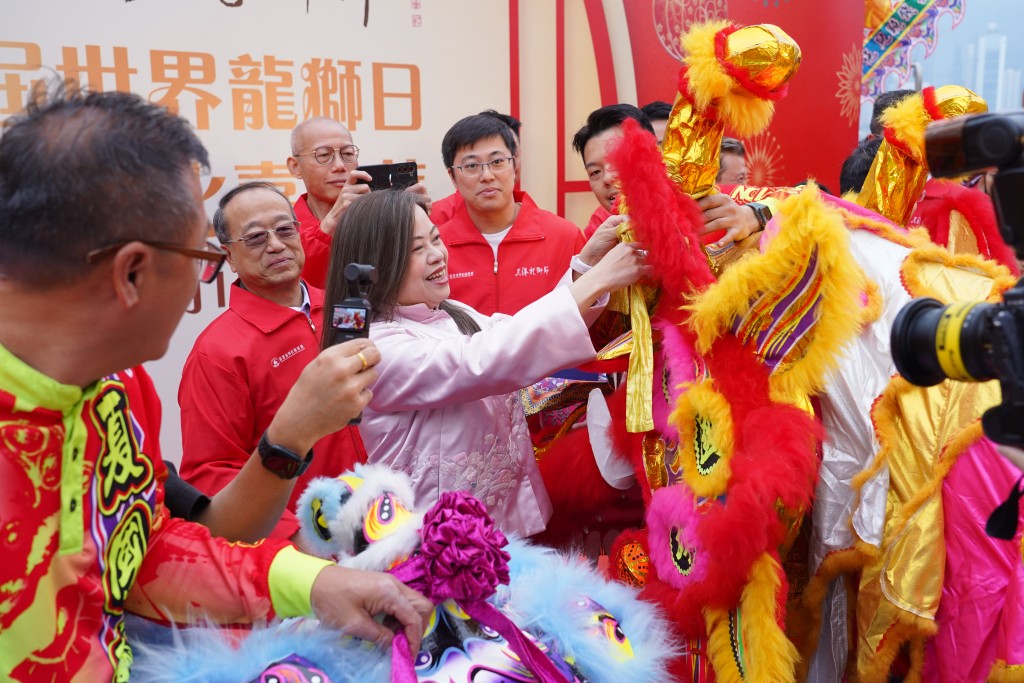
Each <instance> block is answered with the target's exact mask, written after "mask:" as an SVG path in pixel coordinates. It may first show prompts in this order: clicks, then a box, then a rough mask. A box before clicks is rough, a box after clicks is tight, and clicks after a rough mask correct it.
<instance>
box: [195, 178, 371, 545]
mask: <svg viewBox="0 0 1024 683" xmlns="http://www.w3.org/2000/svg"><path fill="white" fill-rule="evenodd" d="M213 226H214V230H215V231H216V233H217V238H218V239H219V240H220V243H221V245H222V246H223V247H224V249H225V251H226V252H227V263H228V265H229V266H230V267H231V270H232V271H234V272H235V273H236V274H237V275H238V280H237V281H236V282H235V283H234V285H232V287H231V296H230V299H229V303H228V309H227V310H226V311H224V312H223V313H222V314H221V315H220V316H218V317H217V318H216V319H215V320H214V321H213V322H212V323H210V325H209V326H208V327H207V328H206V329H205V330H204V331H203V333H202V334H200V335H199V338H198V339H197V340H196V343H195V346H194V347H193V349H192V352H191V353H190V354H189V356H188V359H186V361H185V367H184V369H183V370H182V377H181V384H180V386H179V389H178V404H179V405H180V407H181V436H182V440H181V441H182V450H183V455H182V460H181V475H182V477H183V478H184V479H185V480H187V481H188V482H190V483H191V484H193V485H194V486H196V487H197V488H198V489H200V490H202V491H204V492H207V493H210V494H213V493H217V492H218V491H220V490H221V489H222V488H224V487H225V486H227V485H228V484H229V483H230V482H231V481H232V480H233V479H234V478H235V477H236V476H237V475H238V473H239V472H240V471H241V470H242V468H243V467H245V466H246V464H247V463H248V462H249V460H250V459H251V457H250V456H251V454H252V452H253V451H254V450H258V452H259V455H260V458H261V459H262V462H263V467H264V468H265V469H267V470H269V471H270V472H272V473H273V474H275V475H277V476H278V477H280V478H281V479H285V480H288V481H291V482H293V483H295V482H297V484H296V485H295V486H294V488H293V490H292V491H291V497H290V500H289V504H288V508H287V510H286V511H285V512H284V514H283V515H282V517H281V519H280V521H279V522H278V524H277V526H276V527H275V528H274V530H273V532H272V533H271V537H274V538H291V537H292V536H294V535H295V533H296V532H297V531H298V528H299V524H298V520H297V519H296V517H295V514H294V513H293V512H292V510H293V509H294V503H295V500H296V499H297V498H298V495H299V494H300V493H301V492H302V490H303V488H304V487H305V484H306V483H307V482H308V481H309V480H310V479H312V478H313V477H315V476H327V477H335V476H337V475H338V474H340V473H342V472H344V471H346V470H348V469H350V468H351V467H352V465H354V464H355V463H357V462H365V461H366V451H365V450H364V448H363V442H362V439H361V438H360V436H359V432H358V431H357V430H356V429H355V428H354V427H345V428H344V429H341V430H340V431H337V432H334V433H333V434H329V435H327V436H325V437H323V438H322V439H320V440H319V441H317V442H316V444H315V445H314V447H313V449H312V450H310V451H309V452H308V453H307V452H303V453H297V452H294V451H291V450H289V449H287V448H284V447H282V446H281V445H280V444H277V443H275V441H274V438H273V437H274V434H272V433H270V432H268V429H269V426H270V423H271V420H272V419H273V418H274V416H275V415H276V414H277V412H278V410H279V409H280V407H281V405H282V403H283V402H284V400H285V397H286V396H287V395H288V392H289V391H291V389H292V386H293V385H294V384H295V383H296V381H297V380H298V379H299V376H300V375H301V373H302V371H303V369H304V368H305V367H306V366H307V365H309V364H310V363H311V362H312V361H313V360H314V359H315V358H316V357H317V355H318V353H319V352H320V336H321V331H320V330H318V329H317V327H318V325H319V323H320V320H321V319H322V316H323V300H324V293H323V290H321V289H318V288H316V287H313V286H309V285H307V284H306V283H304V282H303V281H302V279H301V277H300V275H301V272H302V267H303V263H304V261H305V258H304V255H303V250H302V243H301V241H300V239H299V231H298V221H296V220H295V214H294V213H293V212H292V207H291V204H290V203H289V201H288V198H287V197H285V196H284V195H283V194H281V192H280V191H279V190H278V189H277V188H276V187H274V185H273V184H271V183H266V182H252V183H245V184H243V185H239V186H238V187H236V188H234V189H232V190H231V191H229V192H228V193H227V194H225V195H224V196H223V197H222V198H221V200H220V205H219V208H218V209H217V212H216V213H215V214H214V217H213ZM354 343H355V342H354ZM363 350H365V351H366V353H365V354H364V353H363ZM349 355H350V356H353V357H358V358H359V359H360V360H361V364H362V365H361V366H360V364H359V363H355V364H353V366H352V372H354V373H358V374H361V375H362V376H364V377H367V376H372V373H366V372H365V371H366V370H367V369H369V367H370V366H371V363H372V361H373V360H375V358H374V355H372V354H370V352H369V350H368V349H361V348H353V349H351V350H350V351H349ZM367 358H369V359H370V361H367ZM343 379H348V378H341V377H339V378H338V381H342V380H343ZM371 379H372V377H371ZM363 386H365V384H364V385H363Z"/></svg>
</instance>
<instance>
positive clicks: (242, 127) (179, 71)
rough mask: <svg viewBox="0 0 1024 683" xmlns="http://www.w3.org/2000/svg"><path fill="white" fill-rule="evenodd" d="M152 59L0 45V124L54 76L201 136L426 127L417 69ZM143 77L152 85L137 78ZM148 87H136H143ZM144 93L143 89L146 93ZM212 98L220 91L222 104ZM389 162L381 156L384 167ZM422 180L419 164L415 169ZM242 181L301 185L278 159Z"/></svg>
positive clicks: (292, 190) (170, 56)
mask: <svg viewBox="0 0 1024 683" xmlns="http://www.w3.org/2000/svg"><path fill="white" fill-rule="evenodd" d="M147 56H148V62H145V63H137V62H134V61H132V60H130V59H129V56H128V49H127V48H126V47H123V46H110V47H105V46H100V45H80V46H62V47H61V48H60V51H59V54H44V50H43V48H42V47H41V46H40V45H38V44H37V43H32V42H21V41H0V122H2V121H3V120H4V119H6V118H8V117H10V116H11V115H13V114H16V113H17V112H19V111H21V109H23V108H24V107H25V105H26V104H27V103H28V98H29V97H30V96H31V92H32V89H33V87H35V86H36V85H37V83H39V82H40V81H41V80H45V79H47V78H49V77H52V76H53V73H52V72H51V71H50V70H49V69H47V68H44V67H43V65H44V64H56V67H55V69H56V72H57V75H58V76H60V77H61V78H63V79H65V80H67V81H77V82H79V83H82V84H83V85H88V86H89V87H90V88H92V89H94V90H121V91H125V92H137V93H140V94H143V95H146V96H148V98H149V99H150V100H151V101H153V102H156V103H159V104H161V105H163V106H165V107H167V108H168V109H170V110H171V111H173V112H175V113H178V114H181V115H182V116H184V117H186V118H188V119H189V120H190V121H192V123H193V125H195V127H196V129H197V130H199V131H210V130H213V129H215V126H214V122H213V120H212V118H213V116H214V115H215V114H216V113H221V112H223V113H225V114H226V116H227V117H228V119H227V121H228V122H229V125H230V128H231V129H232V130H235V131H247V130H252V131H258V130H265V129H269V130H280V131H290V130H291V129H292V128H294V127H295V125H296V124H298V123H299V122H300V121H302V120H304V119H307V118H311V117H314V116H326V117H329V118H333V119H335V120H337V121H340V122H342V123H343V124H345V126H346V127H348V129H349V130H351V131H353V133H355V132H357V131H358V130H360V126H361V125H364V126H365V125H366V124H367V123H370V124H372V128H373V129H374V130H377V131H415V130H420V128H421V127H422V122H423V116H422V109H423V102H422V91H421V85H420V69H419V67H418V66H417V65H415V64H399V63H390V62H368V63H367V62H363V61H360V60H345V59H334V58H328V57H311V58H309V59H308V60H307V61H305V62H304V63H302V64H298V63H296V62H295V61H293V60H286V59H280V58H278V57H276V56H274V55H253V54H242V55H238V56H236V57H233V58H230V59H227V60H226V61H225V60H222V61H221V62H220V63H218V59H217V57H215V56H214V55H213V54H211V53H208V52H185V51H180V50H159V49H151V50H149V51H148V53H147ZM140 72H142V73H144V74H148V79H143V78H141V77H140ZM141 81H145V82H146V83H148V84H151V86H152V87H151V88H144V89H141V90H140V82H141ZM147 90H148V91H147ZM218 92H220V93H224V94H226V97H221V96H220V95H218ZM364 95H365V96H366V97H368V98H372V111H373V120H372V121H370V122H367V121H364V107H363V101H364ZM390 161H392V160H390V159H385V160H384V162H385V163H389V162H390ZM419 166H420V171H421V175H422V173H423V172H424V171H425V166H426V165H425V164H420V165H419ZM234 171H235V173H236V174H237V177H238V181H239V182H246V181H249V180H264V181H268V182H272V183H274V184H275V185H276V186H278V187H279V188H280V189H281V191H282V192H284V193H285V194H286V195H288V197H289V198H290V199H291V200H292V201H294V200H295V199H296V198H297V196H298V194H299V189H300V188H299V187H298V185H297V183H296V182H295V180H294V178H292V176H291V174H289V173H288V168H287V166H286V165H285V163H284V153H282V155H281V156H280V157H279V158H274V159H255V158H253V159H235V160H234ZM225 180H226V179H225V177H223V176H214V177H210V178H205V179H204V182H205V183H206V187H204V192H205V197H206V198H210V197H213V196H214V195H216V194H217V193H218V192H219V191H220V190H221V189H222V188H223V186H224V183H225Z"/></svg>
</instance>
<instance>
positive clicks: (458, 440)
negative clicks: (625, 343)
mask: <svg viewBox="0 0 1024 683" xmlns="http://www.w3.org/2000/svg"><path fill="white" fill-rule="evenodd" d="M604 237H605V238H604V239H595V240H592V241H591V243H588V245H587V247H585V248H584V250H583V252H582V253H581V254H580V260H581V261H582V262H583V263H589V264H595V265H594V266H593V267H592V268H590V269H589V270H588V271H587V272H586V273H584V274H582V275H578V276H576V279H575V281H574V282H572V284H571V285H568V286H565V287H559V288H557V289H555V290H554V291H553V292H551V293H549V294H547V295H546V296H544V297H543V298H541V299H539V300H538V301H536V302H534V303H533V304H531V305H529V306H527V307H526V308H524V309H523V310H521V311H519V312H518V313H517V314H516V315H514V316H508V315H503V314H496V315H494V316H491V317H487V316H484V315H482V314H480V313H478V312H477V311H475V310H473V309H472V308H470V307H469V306H466V305H465V304H461V303H457V302H454V301H449V300H448V295H449V287H448V272H447V262H448V251H447V249H445V246H444V244H442V243H441V239H440V237H439V236H438V231H437V227H436V226H434V225H433V224H431V222H430V219H429V218H428V217H427V213H426V211H425V208H424V204H423V202H422V201H421V200H420V199H419V198H418V197H417V196H416V195H413V194H410V193H408V192H398V191H378V192H373V193H371V194H369V195H366V196H365V197H362V198H360V199H359V200H358V201H356V202H355V203H353V204H352V206H351V207H349V209H348V211H347V212H346V213H345V216H344V218H343V220H342V222H341V224H340V225H339V228H338V230H337V233H336V234H335V238H334V244H333V247H332V254H331V268H330V273H329V276H328V280H327V296H326V299H325V301H324V314H325V319H324V330H325V334H324V337H323V339H324V345H325V346H327V345H330V344H331V343H332V342H333V341H334V340H335V338H336V331H335V330H334V329H332V325H331V323H332V307H333V305H335V304H338V303H340V302H341V300H342V299H344V298H345V297H346V296H348V284H347V282H346V280H345V278H344V275H343V270H344V268H345V265H346V264H349V263H363V264H370V265H373V266H375V267H376V268H377V276H378V280H377V283H376V284H375V285H374V286H373V287H372V289H371V290H370V293H369V295H368V298H369V301H370V303H371V305H372V308H373V318H372V323H371V325H370V338H371V339H372V340H373V341H374V342H375V343H376V345H377V348H378V349H379V350H380V354H381V358H382V360H381V361H380V363H379V364H378V365H377V366H376V369H377V372H378V374H379V379H378V380H377V382H376V384H374V386H373V397H372V400H371V401H370V404H369V407H368V408H367V409H366V411H365V412H364V414H363V420H362V424H361V425H360V427H359V430H360V433H361V434H362V437H363V442H364V443H365V445H366V451H367V454H368V458H369V462H371V463H384V464H387V465H389V466H390V467H392V468H394V469H396V470H401V471H404V472H407V473H408V474H410V475H411V476H412V479H413V484H414V487H415V492H416V505H417V507H423V506H429V505H431V504H432V503H433V502H434V501H436V500H437V498H438V496H439V495H440V493H441V492H443V491H455V490H461V491H469V492H470V493H472V494H473V495H475V496H476V497H477V498H479V499H480V500H482V501H483V502H484V504H486V506H487V509H488V511H489V512H490V513H491V515H492V516H493V517H494V518H495V520H496V521H497V523H498V525H499V526H500V527H501V528H502V529H503V530H504V531H506V532H514V533H517V534H520V535H522V536H529V535H532V534H535V533H538V532H540V531H543V529H544V527H545V524H546V523H547V520H548V518H549V517H550V515H551V503H550V501H549V500H548V496H547V492H546V491H545V490H544V484H543V482H542V481H541V477H540V472H539V471H538V469H537V464H536V461H535V460H534V457H533V449H532V447H531V443H530V435H529V433H528V431H527V427H526V420H525V418H524V416H523V409H522V407H521V406H520V405H519V402H518V400H517V394H516V391H517V390H518V389H519V388H521V387H524V386H527V385H529V384H532V383H533V382H536V381H537V380H539V379H541V378H543V377H545V376H547V375H549V374H550V373H552V372H555V371H557V370H560V369H562V368H567V367H573V366H576V365H579V364H580V363H583V362H586V361H590V360H593V359H594V356H595V353H596V352H595V350H594V347H593V344H592V343H591V341H590V336H589V334H588V332H587V327H588V325H589V324H590V323H591V322H593V320H594V319H595V318H596V317H597V314H598V313H599V312H600V311H601V308H602V306H601V305H596V304H598V300H599V299H601V298H603V297H604V295H605V294H607V293H608V292H611V291H614V290H616V289H620V288H622V287H625V286H627V285H629V284H632V283H633V282H635V281H636V280H637V279H639V278H640V277H641V276H643V275H646V274H648V270H649V267H648V266H645V265H643V252H642V251H640V250H639V249H637V248H636V245H629V244H619V245H617V246H615V247H613V248H612V249H611V250H608V245H609V240H608V239H607V236H604ZM605 252H606V253H605ZM567 270H568V269H567ZM581 270H583V268H581Z"/></svg>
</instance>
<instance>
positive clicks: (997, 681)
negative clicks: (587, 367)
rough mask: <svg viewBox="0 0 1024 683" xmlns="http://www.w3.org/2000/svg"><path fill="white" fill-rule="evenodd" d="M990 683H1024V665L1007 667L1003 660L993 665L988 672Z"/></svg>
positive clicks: (998, 660)
mask: <svg viewBox="0 0 1024 683" xmlns="http://www.w3.org/2000/svg"><path fill="white" fill-rule="evenodd" d="M988 680H989V683H1024V665H1020V664H1015V665H1011V666H1007V665H1006V662H1005V661H1004V660H1002V659H997V660H996V661H994V662H993V663H992V668H991V669H990V670H989V672H988Z"/></svg>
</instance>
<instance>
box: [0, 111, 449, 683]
mask: <svg viewBox="0 0 1024 683" xmlns="http://www.w3.org/2000/svg"><path fill="white" fill-rule="evenodd" d="M206 165H207V153H206V150H205V149H204V148H203V146H202V144H201V143H200V142H199V140H198V138H197V137H196V136H195V134H194V133H193V132H192V130H191V129H190V128H189V127H188V125H187V123H186V122H185V121H184V120H182V119H179V118H177V117H175V116H172V115H170V114H168V113H167V112H166V111H165V110H163V109H161V108H159V107H156V106H154V105H151V104H149V103H147V102H145V101H144V100H142V99H141V98H139V97H137V96H134V95H129V94H125V93H92V94H82V93H77V92H76V93H71V94H67V93H64V92H61V93H58V94H56V95H54V96H53V97H52V98H51V99H50V100H49V101H47V102H40V101H37V102H36V103H35V104H33V105H32V106H31V107H30V108H29V110H28V111H27V112H26V113H25V114H24V115H23V116H22V117H20V118H17V119H15V120H14V121H13V122H12V124H11V125H9V126H8V127H7V128H6V130H5V132H4V135H3V137H2V138H0V482H2V484H0V533H2V535H3V539H4V546H5V548H4V560H5V561H4V562H3V563H2V568H0V679H3V680H17V681H43V680H45V681H98V680H118V681H123V680H127V678H128V675H129V670H130V667H131V662H132V655H131V649H130V648H129V646H128V644H127V643H126V641H125V638H124V624H123V617H124V612H125V611H126V610H130V611H133V612H137V613H139V614H142V615H144V616H148V617H152V618H155V619H161V620H163V621H182V622H183V621H186V620H188V619H189V618H193V619H194V618H196V617H202V616H207V617H209V618H211V619H213V620H215V621H218V622H222V623H251V622H254V621H260V620H266V619H271V618H274V617H278V616H279V617H287V616H291V615H303V614H314V613H315V614H316V615H318V616H320V617H321V618H322V619H324V620H325V621H327V622H328V623H331V624H335V625H338V626H341V627H343V628H345V629H347V630H348V632H350V633H351V634H353V635H356V636H359V637H363V638H369V639H372V640H375V641H378V642H381V643H383V642H386V641H388V640H389V639H390V632H389V631H388V630H387V629H385V628H383V627H382V626H380V625H379V624H378V623H376V622H375V621H374V620H373V619H372V615H374V614H376V613H386V614H391V615H393V616H394V617H396V618H397V619H398V620H399V621H400V622H401V623H402V624H403V625H404V626H405V628H406V629H407V635H408V636H409V637H410V638H412V639H413V640H415V641H416V642H418V640H419V637H420V634H421V633H422V626H423V616H422V615H425V614H427V613H428V611H429V610H430V607H431V606H430V604H429V603H428V602H427V601H426V600H425V599H423V598H422V596H419V595H418V594H416V593H415V592H413V591H411V590H409V589H407V588H406V587H405V586H403V585H401V584H399V583H398V582H397V581H394V580H392V579H391V578H390V577H386V576H383V575H378V574H367V573H361V572H348V571H346V570H343V569H341V568H340V567H337V566H335V565H333V563H329V562H325V561H322V560H319V559H314V558H311V557H309V556H306V555H302V554H301V553H299V552H298V551H296V550H295V548H294V547H293V546H291V545H290V544H288V543H286V542H283V541H267V542H264V543H261V544H253V545H250V544H232V543H228V542H226V541H223V540H222V539H216V538H211V537H210V534H209V532H208V531H207V530H206V529H205V528H204V527H201V526H198V525H195V524H192V523H188V522H184V521H181V520H176V519H171V518H170V517H169V515H168V513H167V510H166V508H165V507H164V505H163V497H164V489H163V485H162V480H163V479H164V478H165V477H166V475H167V472H166V468H165V467H164V465H163V462H162V460H161V458H160V452H159V444H158V441H157V434H158V433H159V401H158V399H157V398H156V394H155V392H154V390H153V387H152V384H151V383H150V382H149V381H148V378H146V376H145V374H144V373H143V372H142V371H141V369H136V370H128V371H122V370H121V369H122V368H129V367H132V366H135V365H137V364H139V363H142V362H143V361H146V360H151V359H155V358H159V357H160V356H161V355H163V353H164V352H165V351H166V349H167V344H168V341H169V339H170V336H171V334H172V332H173V331H174V328H175V327H176V325H177V323H178V321H179V319H180V318H181V315H182V314H183V313H184V310H185V308H186V306H187V305H188V302H189V301H191V299H192V297H193V294H194V292H195V287H196V284H197V281H198V279H199V277H198V276H199V267H200V266H201V267H203V268H204V269H205V271H204V275H205V276H207V277H205V278H204V279H207V278H208V277H209V276H215V275H216V267H217V266H219V265H220V264H221V263H222V262H223V253H222V252H220V251H219V250H217V249H216V248H215V247H210V246H207V245H206V244H205V237H206V232H207V220H206V217H205V214H204V211H203V204H202V191H201V188H200V185H199V179H198V177H197V174H196V172H195V168H194V167H195V166H201V167H205V166H206ZM348 360H349V361H351V359H348ZM327 365H328V363H327V361H325V362H324V365H323V366H320V367H319V369H321V370H324V369H328V368H327V367H326V366H327ZM305 426H306V427H315V425H314V424H307V425H305ZM302 431H305V430H302ZM313 433H314V434H316V433H322V432H316V431H315V430H314V431H313ZM276 438H277V439H278V440H279V441H280V442H281V443H283V444H285V445H286V446H287V447H289V448H292V449H294V450H297V451H302V452H305V450H306V449H308V447H309V446H310V445H311V444H312V440H310V439H314V438H315V437H313V436H310V435H304V436H302V437H299V436H297V435H296V433H284V431H283V430H282V432H280V433H278V434H276Z"/></svg>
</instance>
